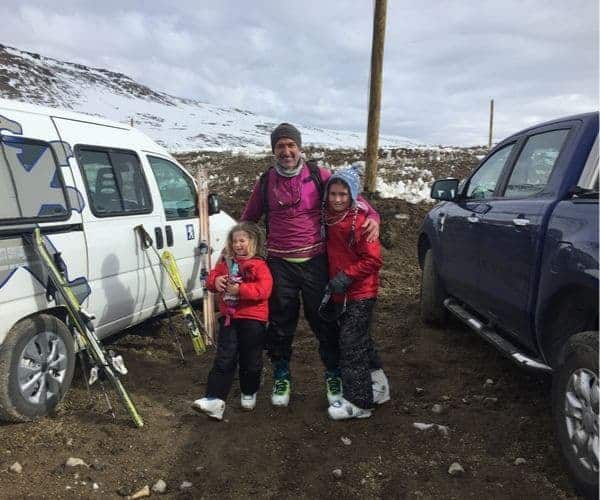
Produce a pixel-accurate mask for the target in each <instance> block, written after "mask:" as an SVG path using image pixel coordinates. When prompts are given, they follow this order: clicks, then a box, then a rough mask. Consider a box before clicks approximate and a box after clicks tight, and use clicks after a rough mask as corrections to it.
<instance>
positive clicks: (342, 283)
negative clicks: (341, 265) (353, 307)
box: [328, 271, 352, 293]
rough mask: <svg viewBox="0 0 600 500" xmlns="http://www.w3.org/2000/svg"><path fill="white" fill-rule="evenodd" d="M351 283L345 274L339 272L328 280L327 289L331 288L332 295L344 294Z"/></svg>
mask: <svg viewBox="0 0 600 500" xmlns="http://www.w3.org/2000/svg"><path fill="white" fill-rule="evenodd" d="M351 283H352V280H351V279H350V278H348V276H346V274H345V273H344V272H341V271H340V272H339V273H337V274H336V275H335V276H334V277H333V278H331V279H330V280H329V284H328V286H329V288H331V291H332V292H334V293H344V292H345V291H346V290H347V289H348V287H349V286H350V284H351Z"/></svg>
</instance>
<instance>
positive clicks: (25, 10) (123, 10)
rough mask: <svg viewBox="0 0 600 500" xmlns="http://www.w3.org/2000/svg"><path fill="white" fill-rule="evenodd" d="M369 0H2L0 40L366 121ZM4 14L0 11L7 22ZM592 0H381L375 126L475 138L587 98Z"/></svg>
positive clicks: (186, 93)
mask: <svg viewBox="0 0 600 500" xmlns="http://www.w3.org/2000/svg"><path fill="white" fill-rule="evenodd" d="M373 5H374V4H373V1H372V0H348V1H345V0H337V1H335V2H326V1H323V0H314V1H313V0H302V1H295V2H291V1H287V0H280V1H277V0H271V1H266V0H262V1H261V0H253V1H244V0H237V1H236V0H220V1H218V2H214V1H198V0H196V1H192V0H179V1H177V2H172V1H169V2H167V1H163V0H154V1H152V2H148V1H147V2H127V1H124V0H104V1H102V2H98V1H96V0H77V1H75V0H61V1H59V2H53V3H50V2H47V1H40V0H28V1H27V2H23V1H16V0H3V1H2V11H3V15H2V17H3V19H4V21H3V23H2V31H1V33H0V43H3V44H5V45H9V46H13V47H16V48H19V49H22V50H28V51H33V52H38V53H41V54H43V55H46V56H50V57H54V58H57V59H62V60H67V61H71V62H78V63H82V64H86V65H91V66H96V67H103V68H107V69H111V70H114V71H118V72H122V73H125V74H127V75H129V76H131V77H132V78H134V79H135V80H138V81H140V82H141V83H144V84H146V85H148V86H150V87H152V88H154V89H156V90H163V91H165V92H168V93H170V94H174V95H177V96H180V97H190V98H194V99H199V100H202V101H205V102H210V103H211V104H217V105H223V106H228V107H238V108H242V109H247V110H250V111H254V112H256V113H259V114H263V115H266V116H271V117H273V118H274V119H277V120H286V121H291V122H294V123H299V124H304V125H314V126H322V127H327V128H335V129H345V130H356V131H364V130H365V129H366V120H367V107H368V93H369V67H370V66H369V65H370V55H371V36H372V19H373ZM8 13H10V22H6V19H7V17H8V16H7V14H8ZM598 24H599V17H598V1H597V0H568V1H566V0H502V1H497V0H492V1H489V0H478V1H471V0H422V1H421V2H408V1H402V0H389V1H388V9H387V31H386V42H385V58H384V75H383V102H382V115H381V132H382V133H385V134H394V135H402V136H406V137H411V138H414V139H417V140H420V141H423V142H427V143H431V144H453V145H472V144H486V143H487V134H488V120H489V103H490V99H491V98H493V99H494V100H495V111H496V112H495V118H496V120H495V134H494V137H495V139H496V140H500V139H502V138H503V137H504V136H506V135H508V134H510V133H512V132H516V131H517V130H519V129H521V128H523V127H525V126H527V125H529V124H532V123H535V122H537V121H540V120H546V119H551V118H555V117H558V116H563V115H568V114H573V113H579V112H584V111H588V110H593V109H597V108H598V91H599V83H598V78H599V76H598V71H599V68H598V65H599V61H598V59H599V55H598Z"/></svg>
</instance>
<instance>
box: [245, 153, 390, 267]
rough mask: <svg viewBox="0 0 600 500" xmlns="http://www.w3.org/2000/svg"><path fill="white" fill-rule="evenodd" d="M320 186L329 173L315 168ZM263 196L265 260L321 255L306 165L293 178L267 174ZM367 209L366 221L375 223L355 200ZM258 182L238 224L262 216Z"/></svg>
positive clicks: (315, 199) (315, 198)
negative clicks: (266, 202) (266, 231)
mask: <svg viewBox="0 0 600 500" xmlns="http://www.w3.org/2000/svg"><path fill="white" fill-rule="evenodd" d="M319 172H320V174H321V180H322V182H323V186H325V184H327V180H328V179H329V178H330V177H331V172H330V171H329V170H327V169H325V168H321V167H319ZM267 175H269V178H268V181H267V182H268V184H267V185H268V189H267V196H268V197H269V198H268V200H269V214H268V217H269V220H268V226H269V234H268V236H267V251H268V254H269V257H282V258H302V257H314V256H316V255H319V254H322V253H325V240H323V238H322V235H321V196H320V193H319V190H318V189H317V186H316V184H315V182H314V181H313V179H312V178H311V177H310V170H309V168H308V166H307V165H306V163H305V164H304V166H303V167H302V169H301V170H300V173H299V174H298V175H296V176H294V177H283V176H281V175H279V174H278V173H277V171H276V170H275V169H274V168H272V169H270V170H269V173H268V174H267ZM359 200H361V201H362V202H363V203H365V205H366V207H367V217H369V218H371V219H375V220H376V221H377V222H379V214H377V212H376V211H375V210H373V208H372V207H371V206H370V205H369V204H368V203H366V201H365V200H364V199H362V197H359ZM262 205H263V203H262V193H261V188H260V181H259V182H257V183H256V184H255V185H254V189H253V191H252V194H251V195H250V199H249V200H248V203H247V204H246V208H245V209H244V212H243V213H242V218H241V219H242V220H249V221H253V222H257V221H258V220H259V219H260V218H261V217H262V215H263V206H262Z"/></svg>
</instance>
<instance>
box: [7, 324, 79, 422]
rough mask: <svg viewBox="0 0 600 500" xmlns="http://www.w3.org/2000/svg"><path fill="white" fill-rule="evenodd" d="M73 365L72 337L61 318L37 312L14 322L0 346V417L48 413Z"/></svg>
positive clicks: (68, 382) (67, 381)
mask: <svg viewBox="0 0 600 500" xmlns="http://www.w3.org/2000/svg"><path fill="white" fill-rule="evenodd" d="M74 368H75V351H74V348H73V336H72V335H71V333H70V332H69V330H68V328H67V327H66V325H65V324H64V323H63V322H62V321H60V320H59V319H58V318H55V317H54V316H50V315H48V314H37V315H35V316H31V317H29V318H26V319H24V320H23V321H20V322H19V323H17V324H16V325H15V326H13V328H12V329H11V330H10V332H8V335H7V337H6V339H5V340H4V343H3V344H2V346H1V347H0V418H1V419H3V420H8V421H12V422H24V421H27V420H34V419H36V418H38V417H42V416H45V415H48V414H49V413H50V412H51V411H52V410H53V409H54V408H55V407H56V405H57V404H58V403H59V402H60V401H61V400H62V399H63V397H64V395H65V393H66V392H67V390H68V389H69V386H70V385H71V380H72V379H73V370H74Z"/></svg>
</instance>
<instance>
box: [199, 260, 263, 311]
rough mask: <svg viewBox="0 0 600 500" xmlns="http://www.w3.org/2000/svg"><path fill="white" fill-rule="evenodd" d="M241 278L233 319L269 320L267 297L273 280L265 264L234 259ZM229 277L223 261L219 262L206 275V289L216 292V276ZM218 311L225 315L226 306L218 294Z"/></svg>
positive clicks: (260, 261)
mask: <svg viewBox="0 0 600 500" xmlns="http://www.w3.org/2000/svg"><path fill="white" fill-rule="evenodd" d="M236 262H237V263H238V266H239V268H240V275H241V276H242V283H241V284H240V295H239V299H240V300H239V302H238V303H237V304H236V306H235V311H234V313H233V316H232V317H233V319H242V318H243V319H255V320H258V321H267V320H268V318H269V297H270V296H271V289H272V288H273V278H272V277H271V271H269V268H268V267H267V263H266V262H265V261H264V260H263V259H261V258H259V257H252V258H251V259H236ZM223 275H225V276H227V275H229V269H228V268H227V263H226V262H225V260H224V259H221V260H219V262H218V263H217V265H216V266H215V268H214V269H213V270H212V271H211V272H210V274H209V275H208V282H207V285H208V289H209V290H210V291H211V292H216V291H217V290H216V289H215V279H216V278H217V277H218V276H223ZM219 311H220V312H221V314H227V305H226V304H225V302H224V301H223V297H222V294H219Z"/></svg>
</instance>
